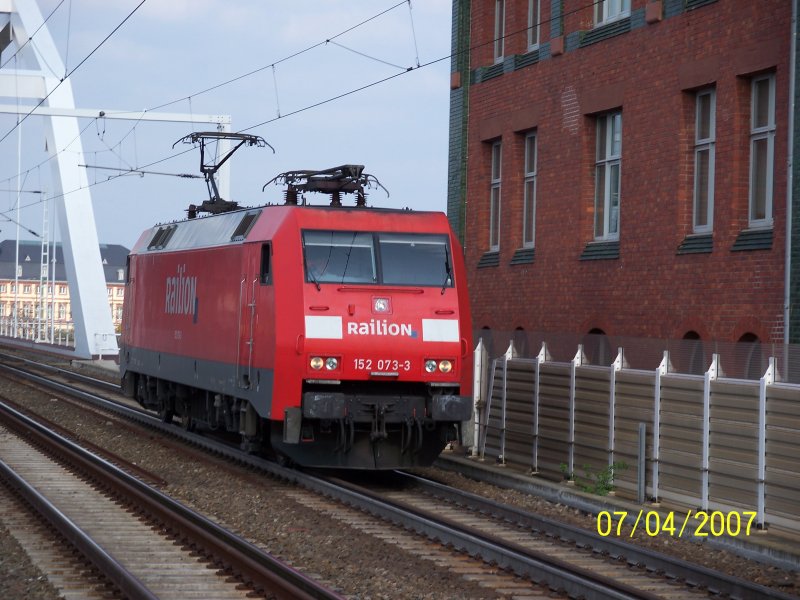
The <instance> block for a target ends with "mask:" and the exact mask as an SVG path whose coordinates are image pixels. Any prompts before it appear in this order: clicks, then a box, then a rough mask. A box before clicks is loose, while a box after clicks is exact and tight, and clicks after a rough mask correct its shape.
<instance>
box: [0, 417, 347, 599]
mask: <svg viewBox="0 0 800 600" xmlns="http://www.w3.org/2000/svg"><path fill="white" fill-rule="evenodd" d="M0 415H3V416H4V417H6V418H7V419H8V420H7V422H8V424H9V426H10V427H11V428H13V429H14V430H16V431H22V432H23V433H24V434H25V435H26V437H27V438H28V439H32V438H35V439H36V442H37V443H40V444H41V445H42V446H43V447H46V448H48V449H50V450H51V451H53V452H57V453H58V454H59V455H60V456H61V457H63V458H64V460H66V461H67V462H69V463H70V464H73V465H75V466H76V467H77V468H79V469H80V470H82V471H84V472H85V473H86V474H87V475H88V476H89V477H91V478H93V479H95V480H96V481H99V482H102V483H103V484H105V485H108V486H109V487H110V488H111V489H114V490H119V491H120V493H121V494H122V495H123V496H124V497H125V498H126V499H130V500H131V501H132V503H133V504H134V505H135V506H137V508H140V509H142V510H143V511H144V512H145V513H147V514H148V515H149V516H151V517H152V518H154V519H156V520H160V521H162V522H164V523H166V524H168V525H169V526H170V527H173V528H174V529H175V530H177V531H180V532H181V533H182V534H183V535H185V536H186V537H188V538H189V539H191V540H193V541H196V542H197V543H198V546H200V547H201V548H203V549H204V550H205V551H207V552H208V553H209V555H211V556H213V557H214V558H215V559H216V560H218V561H219V562H221V563H222V564H224V565H225V566H231V567H233V569H234V570H235V572H236V573H237V574H241V575H242V576H243V577H244V579H245V581H247V582H248V583H250V584H251V585H252V586H253V587H254V588H255V589H256V590H257V591H261V592H264V593H266V594H268V595H269V596H270V597H274V598H276V599H282V598H283V599H298V600H312V599H326V600H327V599H331V600H333V599H336V600H341V599H342V596H341V595H339V594H337V593H335V592H333V591H331V590H329V589H327V588H325V587H324V586H322V585H320V584H318V583H317V582H315V581H314V580H312V579H310V578H309V577H306V576H305V575H304V574H302V573H300V572H299V571H297V570H296V569H293V568H292V567H289V566H288V565H286V564H284V563H282V562H281V561H279V560H277V559H275V558H274V557H272V556H270V555H269V554H267V553H265V552H264V551H262V550H260V549H259V548H257V547H256V546H254V545H253V544H250V543H249V542H247V541H245V540H243V539H241V538H239V537H238V536H235V535H234V534H232V533H231V532H229V531H227V530H226V529H223V528H222V527H220V526H219V525H217V524H216V523H214V522H213V521H210V520H209V519H207V518H206V517H204V516H202V515H200V514H198V513H196V512H194V511H192V510H191V509H189V508H187V507H185V506H184V505H182V504H180V503H178V502H176V501H175V500H173V499H172V498H170V497H169V496H167V495H166V494H163V493H162V492H160V491H158V490H156V489H154V488H151V487H150V486H148V485H146V484H145V483H143V482H141V481H139V480H138V479H136V478H135V477H132V476H130V475H128V474H127V473H125V472H124V471H122V470H121V469H119V468H117V467H116V466H115V465H113V464H111V463H110V462H108V461H106V460H105V459H103V458H101V457H99V456H96V455H94V454H92V453H90V452H88V451H86V450H84V449H83V448H81V447H80V446H79V445H78V444H75V443H74V442H72V441H70V440H68V439H66V438H64V437H62V436H60V435H58V434H57V433H55V432H52V431H50V430H48V429H47V428H45V427H44V426H42V425H40V424H39V423H37V422H36V421H34V420H33V419H31V418H29V417H27V416H25V415H23V414H22V413H20V412H19V411H17V410H14V409H13V408H11V407H10V406H8V405H6V404H5V403H2V402H0Z"/></svg>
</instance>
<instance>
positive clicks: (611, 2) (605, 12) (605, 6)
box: [594, 0, 631, 25]
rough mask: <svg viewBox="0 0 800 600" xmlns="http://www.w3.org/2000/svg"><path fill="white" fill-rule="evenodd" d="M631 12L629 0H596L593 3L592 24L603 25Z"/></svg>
mask: <svg viewBox="0 0 800 600" xmlns="http://www.w3.org/2000/svg"><path fill="white" fill-rule="evenodd" d="M630 14H631V0H598V2H595V5H594V24H595V25H603V24H605V23H609V22H611V21H616V20H617V19H623V18H625V17H628V16H630Z"/></svg>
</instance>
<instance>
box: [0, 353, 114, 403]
mask: <svg viewBox="0 0 800 600" xmlns="http://www.w3.org/2000/svg"><path fill="white" fill-rule="evenodd" d="M0 358H4V359H7V360H10V361H17V362H21V363H24V364H27V365H32V366H33V367H35V368H37V369H41V370H43V371H47V372H49V373H55V374H57V375H60V376H62V377H64V378H65V379H69V380H71V381H77V382H80V383H86V384H88V385H93V386H95V387H98V388H102V389H103V390H105V391H107V392H113V393H117V394H119V393H120V392H121V389H120V386H119V384H116V383H110V382H108V381H103V380H102V379H97V378H96V377H91V376H89V375H84V374H83V373H76V372H75V371H70V370H69V369H62V368H61V367H55V366H53V365H48V364H45V363H40V362H36V361H35V360H31V359H29V358H25V357H22V356H16V355H14V354H6V353H5V352H0Z"/></svg>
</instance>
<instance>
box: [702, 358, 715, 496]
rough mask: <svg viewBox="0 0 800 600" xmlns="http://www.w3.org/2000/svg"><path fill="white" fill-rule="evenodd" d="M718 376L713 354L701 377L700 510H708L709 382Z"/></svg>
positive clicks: (709, 447) (709, 448)
mask: <svg viewBox="0 0 800 600" xmlns="http://www.w3.org/2000/svg"><path fill="white" fill-rule="evenodd" d="M718 376H719V354H714V357H713V358H712V360H711V366H710V367H709V368H708V371H706V373H705V375H704V376H703V456H702V462H701V465H700V466H701V470H702V476H703V477H702V482H701V485H702V488H703V489H702V490H701V498H702V503H701V508H702V509H703V510H708V485H709V481H708V475H709V473H708V469H709V466H708V465H709V460H708V459H709V454H710V451H711V382H712V381H714V380H715V379H716V378H717V377H718Z"/></svg>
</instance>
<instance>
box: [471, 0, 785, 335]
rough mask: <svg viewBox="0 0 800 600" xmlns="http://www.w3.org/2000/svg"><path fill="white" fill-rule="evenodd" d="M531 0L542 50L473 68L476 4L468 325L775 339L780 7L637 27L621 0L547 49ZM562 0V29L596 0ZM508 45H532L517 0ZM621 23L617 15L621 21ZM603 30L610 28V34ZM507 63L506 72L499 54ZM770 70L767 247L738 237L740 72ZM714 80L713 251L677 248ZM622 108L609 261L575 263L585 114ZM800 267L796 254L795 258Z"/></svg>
mask: <svg viewBox="0 0 800 600" xmlns="http://www.w3.org/2000/svg"><path fill="white" fill-rule="evenodd" d="M556 4H557V3H554V2H548V1H546V0H542V2H541V11H542V15H541V18H542V22H543V23H544V25H543V26H542V28H541V36H540V37H541V42H542V44H541V49H542V51H540V56H539V61H538V62H537V63H536V64H531V65H529V66H525V67H522V68H519V69H516V70H515V69H514V68H513V64H514V63H513V61H510V60H509V59H508V58H507V59H506V61H505V63H504V73H503V74H502V75H499V76H496V77H492V78H490V79H487V80H485V81H483V80H482V79H481V74H482V72H483V71H482V68H483V67H489V66H491V65H492V62H493V60H492V46H491V38H492V32H493V26H494V1H488V0H480V1H479V0H473V2H471V30H470V35H471V45H472V47H473V52H472V56H471V69H472V71H473V80H474V83H473V84H472V85H471V86H470V87H469V120H468V123H469V125H468V128H467V133H466V137H467V141H466V143H467V156H468V159H467V170H466V197H465V206H464V208H465V225H466V234H465V248H466V258H467V266H468V274H469V278H470V281H469V285H470V294H471V299H472V302H473V315H474V319H473V321H474V325H475V326H476V327H478V328H480V327H484V326H487V327H490V328H492V329H496V330H507V331H510V330H513V329H515V328H517V327H522V328H524V329H526V330H529V331H565V332H576V333H586V332H588V331H589V330H590V329H593V328H599V329H602V330H603V331H605V333H606V334H609V335H625V336H644V337H659V338H681V337H683V336H684V334H685V333H686V332H687V331H690V330H694V331H698V332H699V333H701V335H702V336H703V337H704V338H710V339H717V340H724V341H736V340H738V338H739V337H741V336H742V335H743V334H745V333H753V334H755V335H757V336H758V337H759V339H761V340H764V341H767V340H769V341H782V340H783V322H782V320H783V301H784V261H785V257H784V253H785V239H786V206H787V201H786V181H787V169H786V157H787V139H788V134H787V131H786V123H787V119H788V108H787V107H788V90H789V74H788V69H789V54H790V22H791V5H790V3H789V2H786V1H785V0H764V1H763V2H750V1H749V0H720V1H718V2H712V3H708V4H705V5H703V6H701V7H699V8H697V9H695V10H690V11H683V10H678V11H676V10H675V8H674V7H673V6H672V5H671V4H669V3H666V4H665V8H667V9H668V10H670V11H672V12H673V13H676V14H674V15H673V14H671V13H668V12H664V13H662V15H663V16H664V17H663V18H662V20H660V21H657V22H654V23H647V22H646V20H645V18H644V11H645V8H646V7H645V2H644V0H631V4H632V6H631V13H632V14H631V17H630V24H629V27H630V30H629V31H626V32H624V33H621V34H616V33H615V34H613V35H612V36H611V37H608V38H606V39H600V40H599V41H597V42H595V43H591V44H590V45H585V46H583V47H577V48H575V49H572V50H570V49H569V48H567V49H566V51H565V52H564V53H563V54H560V55H555V56H551V55H550V52H549V51H545V50H549V49H550V47H551V45H552V40H551V39H550V35H551V28H550V27H549V25H548V22H549V19H550V17H551V15H552V12H551V11H552V10H553V5H556ZM573 4H574V3H569V2H567V3H564V4H563V9H562V11H563V22H564V36H565V37H569V36H570V35H572V36H573V38H574V39H576V40H578V42H580V40H581V39H585V37H584V34H582V33H580V31H584V30H585V31H589V30H591V29H592V11H591V9H590V8H584V9H581V10H576V8H575V7H574V6H573ZM506 6H507V8H506V13H507V21H506V32H507V34H512V33H514V32H516V31H521V33H519V34H517V35H510V36H509V37H508V38H507V39H506V44H505V54H506V56H507V57H513V55H514V54H523V53H525V52H526V51H527V48H526V36H525V34H524V32H523V31H522V30H524V28H525V26H526V24H527V6H528V0H506ZM625 26H626V27H628V24H626V25H625ZM610 35H611V34H610ZM509 65H510V68H509ZM765 71H768V72H773V73H775V77H776V101H775V105H776V123H777V128H776V135H775V160H774V179H773V180H774V187H773V223H774V224H773V229H772V243H771V246H770V247H769V248H762V249H758V250H746V251H732V250H731V248H732V246H733V244H734V242H736V240H737V237H738V236H739V235H740V233H741V232H742V230H745V229H747V227H748V189H749V131H750V77H751V76H753V75H754V74H757V73H761V72H765ZM709 84H713V85H715V87H716V148H715V151H716V161H715V166H716V174H715V180H714V181H715V192H714V214H713V236H712V239H713V242H712V250H711V252H705V253H698V254H681V255H679V254H677V249H678V247H679V246H680V245H681V243H682V241H683V240H684V238H685V237H686V236H687V235H688V234H691V232H692V192H693V170H694V158H693V157H694V154H693V152H694V150H693V142H694V110H695V108H694V106H695V105H694V92H695V91H696V90H697V89H699V88H702V87H704V86H707V85H709ZM611 109H621V111H622V160H621V163H622V167H621V170H622V181H621V195H620V198H621V200H620V229H619V253H618V257H617V258H612V259H604V260H581V259H580V258H581V254H582V253H583V251H584V249H585V248H586V246H587V244H588V243H590V242H592V241H593V223H594V160H595V158H594V157H595V127H594V123H595V118H596V116H597V115H598V114H602V113H603V112H604V111H608V110H611ZM533 128H535V129H536V130H537V134H538V157H539V160H538V165H537V166H538V181H537V212H536V250H535V258H534V260H533V262H531V263H529V264H522V265H513V266H512V265H510V264H509V263H510V261H511V259H512V257H513V255H514V253H515V251H516V250H518V249H519V248H520V247H521V246H522V198H523V181H522V173H523V164H522V162H523V156H524V149H523V142H524V133H525V132H526V131H529V130H530V129H533ZM497 139H501V140H502V143H503V177H502V217H501V231H502V233H501V244H500V256H499V265H498V266H492V267H484V268H478V262H479V261H480V259H481V257H482V256H483V255H484V254H485V253H486V252H487V250H488V229H489V166H490V152H489V149H490V141H492V140H497ZM798 266H800V265H798Z"/></svg>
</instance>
